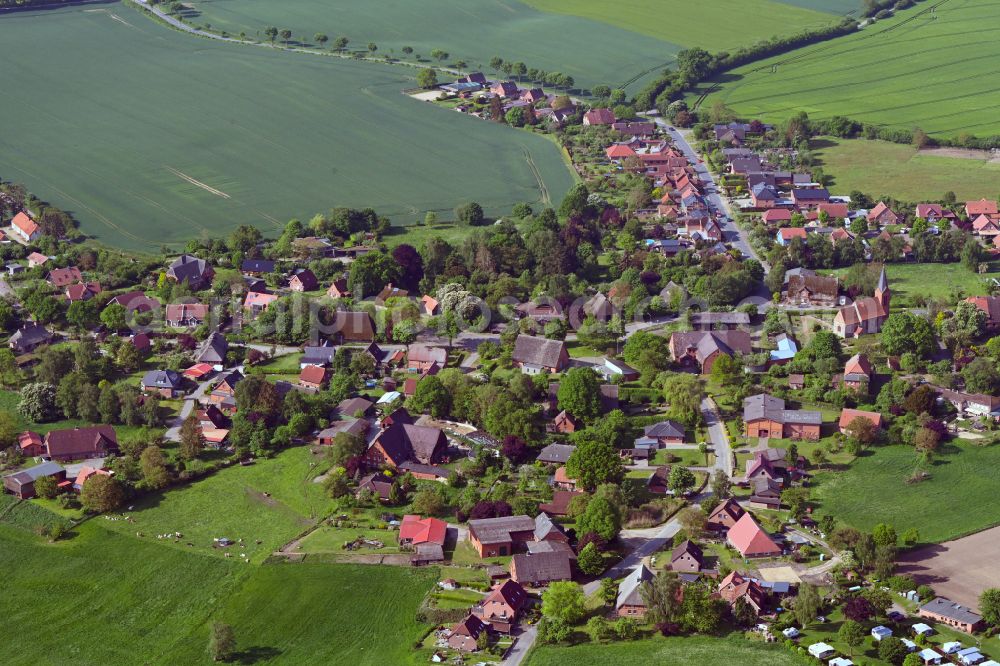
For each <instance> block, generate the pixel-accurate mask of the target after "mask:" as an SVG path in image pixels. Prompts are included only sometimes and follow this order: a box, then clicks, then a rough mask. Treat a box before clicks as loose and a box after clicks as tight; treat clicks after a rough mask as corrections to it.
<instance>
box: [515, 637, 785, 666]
mask: <svg viewBox="0 0 1000 666" xmlns="http://www.w3.org/2000/svg"><path fill="white" fill-rule="evenodd" d="M801 663H802V661H801V659H800V658H799V657H796V656H795V655H794V654H792V653H791V652H789V651H788V650H786V649H784V648H783V647H780V646H777V645H766V644H764V643H759V642H750V641H747V640H744V639H743V638H741V637H733V638H724V639H719V638H712V637H707V636H694V637H690V638H661V637H656V638H649V639H644V640H636V641H627V642H618V643H611V644H608V645H601V644H596V643H583V644H581V645H574V646H572V647H558V646H542V647H538V648H535V650H533V651H532V652H531V654H530V655H529V656H528V661H527V665H528V666H563V665H564V664H565V665H567V666H569V665H576V664H608V665H609V666H628V665H631V664H669V665H670V666H729V665H730V664H740V666H786V665H787V666H791V665H792V664H801Z"/></svg>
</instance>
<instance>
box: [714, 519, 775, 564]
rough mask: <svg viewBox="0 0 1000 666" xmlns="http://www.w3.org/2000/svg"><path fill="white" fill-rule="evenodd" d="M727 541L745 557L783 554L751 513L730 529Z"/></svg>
mask: <svg viewBox="0 0 1000 666" xmlns="http://www.w3.org/2000/svg"><path fill="white" fill-rule="evenodd" d="M726 540H727V541H728V542H729V544H730V545H731V546H732V547H733V548H735V549H736V550H738V551H740V555H743V556H744V557H748V556H751V557H752V556H760V555H779V554H781V549H780V548H778V546H777V544H775V543H774V541H772V540H771V537H770V536H768V534H767V532H765V531H764V530H763V529H762V528H761V526H760V525H758V524H757V521H756V520H754V519H753V516H751V515H750V514H749V513H745V514H743V517H742V518H740V519H739V520H737V521H736V524H735V525H733V526H732V527H730V528H729V531H728V532H727V533H726Z"/></svg>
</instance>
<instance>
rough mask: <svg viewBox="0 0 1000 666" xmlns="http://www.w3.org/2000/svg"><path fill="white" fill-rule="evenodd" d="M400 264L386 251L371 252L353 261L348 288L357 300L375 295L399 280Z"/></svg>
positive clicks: (400, 274)
mask: <svg viewBox="0 0 1000 666" xmlns="http://www.w3.org/2000/svg"><path fill="white" fill-rule="evenodd" d="M401 277H402V271H401V269H400V267H399V264H397V263H396V262H395V260H393V258H392V257H391V256H390V255H387V254H385V253H384V252H369V253H367V254H363V255H361V256H360V257H358V258H357V259H355V260H354V261H353V262H351V269H350V271H349V273H348V276H347V288H348V289H350V290H351V293H353V294H354V298H355V299H356V300H361V299H364V298H368V297H370V296H374V295H375V294H377V293H379V292H380V291H382V288H383V287H385V285H387V284H389V283H390V282H399V280H400V278H401Z"/></svg>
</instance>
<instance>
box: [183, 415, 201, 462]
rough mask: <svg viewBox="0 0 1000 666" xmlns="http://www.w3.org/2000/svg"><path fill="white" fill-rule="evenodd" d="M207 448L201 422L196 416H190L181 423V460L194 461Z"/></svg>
mask: <svg viewBox="0 0 1000 666" xmlns="http://www.w3.org/2000/svg"><path fill="white" fill-rule="evenodd" d="M204 448H205V437H204V435H203V434H202V432H201V422H200V421H199V420H198V417H197V416H195V415H194V414H190V415H188V417H187V418H186V419H184V422H183V423H181V451H180V454H181V458H183V459H184V460H194V459H195V458H197V457H198V456H199V455H201V451H202V449H204Z"/></svg>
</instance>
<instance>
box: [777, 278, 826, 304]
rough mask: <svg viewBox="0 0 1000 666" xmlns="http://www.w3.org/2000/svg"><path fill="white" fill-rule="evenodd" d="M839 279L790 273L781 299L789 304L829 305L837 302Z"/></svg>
mask: <svg viewBox="0 0 1000 666" xmlns="http://www.w3.org/2000/svg"><path fill="white" fill-rule="evenodd" d="M839 292H840V281H839V280H838V279H837V278H835V277H822V276H819V275H808V274H807V275H790V276H788V282H787V284H786V286H785V290H784V293H783V294H782V296H783V298H782V301H783V302H785V303H788V304H791V305H815V306H822V307H829V306H833V305H836V304H837V294H838V293H839Z"/></svg>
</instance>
